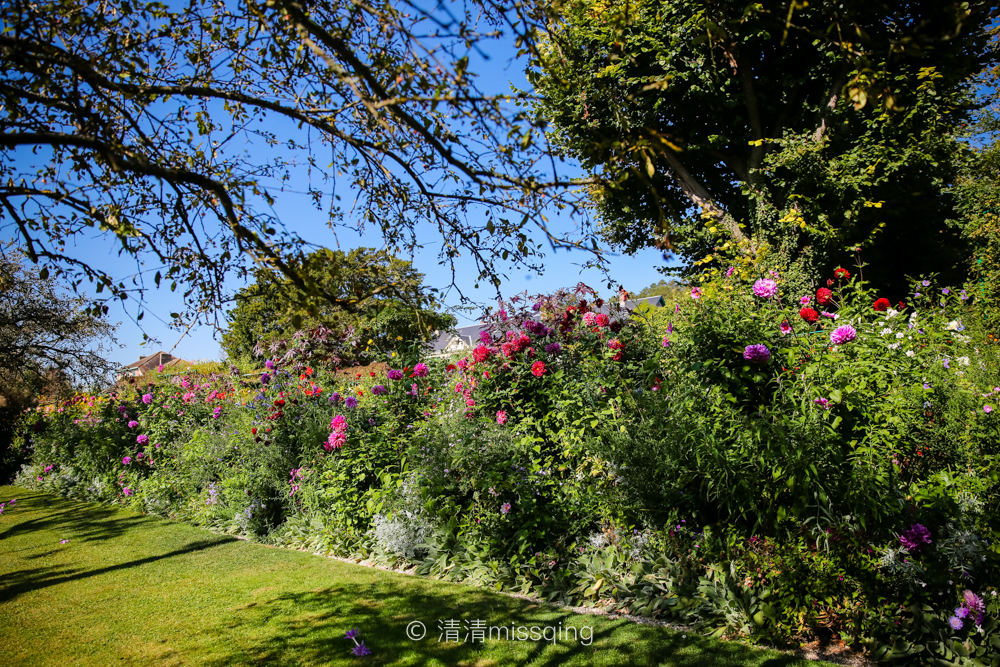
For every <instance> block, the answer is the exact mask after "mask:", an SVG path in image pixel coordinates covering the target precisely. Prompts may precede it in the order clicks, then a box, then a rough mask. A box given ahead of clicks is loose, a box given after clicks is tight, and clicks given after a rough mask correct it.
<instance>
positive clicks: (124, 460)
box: [122, 456, 132, 466]
mask: <svg viewBox="0 0 1000 667" xmlns="http://www.w3.org/2000/svg"><path fill="white" fill-rule="evenodd" d="M130 463H132V457H131V456H126V457H125V458H123V459H122V465H126V466H127V465H128V464H130Z"/></svg>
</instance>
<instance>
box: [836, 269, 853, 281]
mask: <svg viewBox="0 0 1000 667" xmlns="http://www.w3.org/2000/svg"><path fill="white" fill-rule="evenodd" d="M833 277H834V278H836V279H837V280H850V279H851V272H850V271H848V270H847V269H842V268H839V267H838V268H836V269H834V270H833Z"/></svg>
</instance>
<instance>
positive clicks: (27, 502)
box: [0, 491, 156, 542]
mask: <svg viewBox="0 0 1000 667" xmlns="http://www.w3.org/2000/svg"><path fill="white" fill-rule="evenodd" d="M15 512H16V514H15ZM39 512H40V513H41V514H40V516H38V517H37V518H27V516H28V515H31V514H36V513H39ZM121 513H122V510H121V508H118V507H113V506H108V505H101V504H98V503H82V502H80V501H79V500H68V499H65V498H60V497H59V496H54V495H50V494H47V493H38V492H34V491H28V492H26V493H23V494H21V495H19V496H18V498H17V505H16V509H14V510H12V511H11V519H13V520H14V521H15V523H13V524H11V525H9V526H7V527H6V529H4V530H3V531H2V532H0V540H4V541H5V540H8V539H12V538H17V537H20V536H23V535H27V534H30V533H34V532H37V531H42V530H49V531H55V532H67V531H72V532H73V533H74V538H73V539H75V540H77V541H81V542H83V541H86V542H91V541H100V540H110V539H112V538H115V537H119V536H121V535H123V534H124V533H125V532H126V531H128V530H130V529H132V528H135V527H137V526H140V525H142V524H145V523H148V522H151V521H156V519H154V518H153V517H149V516H142V515H134V516H124V517H123V516H121ZM22 517H24V518H22Z"/></svg>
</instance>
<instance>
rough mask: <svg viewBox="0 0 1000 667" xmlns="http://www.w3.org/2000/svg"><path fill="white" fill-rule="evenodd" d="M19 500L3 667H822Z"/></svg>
mask: <svg viewBox="0 0 1000 667" xmlns="http://www.w3.org/2000/svg"><path fill="white" fill-rule="evenodd" d="M13 497H16V498H17V499H18V501H17V504H16V506H15V508H14V509H12V510H10V511H9V512H8V513H6V514H4V515H3V516H0V647H2V648H0V655H2V656H3V660H2V662H3V664H5V665H7V666H8V667H14V666H18V665H60V666H62V665H69V664H72V665H101V666H102V667H103V666H107V665H112V664H128V665H142V664H155V665H219V666H222V665H259V664H274V665H363V664H371V665H415V666H416V665H419V666H423V665H427V666H430V665H469V666H482V667H486V666H490V665H537V666H548V665H669V666H677V667H694V666H702V665H704V666H708V665H712V666H715V665H720V666H721V665H746V666H750V665H753V666H760V667H790V666H793V665H803V666H804V665H812V666H818V665H822V664H825V663H816V662H809V661H805V660H800V659H797V658H794V657H792V656H789V655H785V654H781V653H778V652H775V651H766V650H760V649H755V648H751V647H748V646H745V645H742V644H739V643H727V642H718V641H710V640H707V639H705V638H702V637H697V636H694V635H693V634H688V635H686V636H685V635H683V634H682V633H676V632H671V631H669V630H666V629H663V628H657V627H651V626H643V625H637V624H634V623H631V622H628V621H625V620H621V619H609V618H605V617H599V616H589V615H580V614H573V613H570V612H568V611H566V610H562V609H559V608H556V607H550V606H547V605H540V604H535V603H532V602H530V601H525V600H519V599H513V598H509V597H506V596H503V595H498V594H495V593H491V592H489V591H484V590H480V589H475V588H470V587H467V586H458V585H454V584H447V583H444V582H440V581H433V580H429V579H422V578H417V577H407V576H405V575H400V574H394V573H389V572H382V571H379V570H374V569H371V568H365V567H361V566H358V565H353V564H350V563H343V562H340V561H336V560H331V559H327V558H321V557H317V556H314V555H311V554H306V553H301V552H296V551H288V550H283V549H274V548H268V547H265V546H261V545H255V544H250V543H247V542H242V541H239V540H235V539H233V538H231V537H224V536H219V535H215V534H212V533H210V532H208V531H205V530H202V529H199V528H195V527H193V526H189V525H185V524H181V523H175V522H170V521H165V520H162V519H157V518H153V517H149V516H144V515H141V514H135V513H132V512H128V511H123V510H119V509H116V508H112V507H108V506H103V505H98V504H91V503H80V502H74V501H69V500H65V499H62V498H58V497H56V496H51V495H47V494H41V493H36V492H32V491H27V490H24V489H18V488H14V487H0V502H2V501H6V500H9V499H10V498H13ZM61 540H69V542H68V543H66V544H61V543H60V541H61ZM451 619H455V620H458V621H461V622H463V624H464V623H465V622H466V621H475V620H483V621H485V622H486V623H487V625H496V626H501V625H507V626H509V625H510V624H512V623H514V624H516V625H523V626H526V627H527V626H558V625H559V624H560V623H561V624H562V626H563V628H566V627H569V626H572V627H575V628H577V629H578V632H580V631H581V630H582V629H583V628H584V627H585V626H589V627H592V628H593V635H594V638H593V643H592V644H591V645H589V646H584V645H581V644H580V643H578V642H573V641H568V642H567V641H563V642H558V643H556V644H554V645H553V644H550V643H545V642H541V641H502V640H500V641H498V640H493V641H487V642H485V643H471V642H459V643H454V642H440V641H438V639H439V631H438V621H439V620H442V621H445V620H451ZM411 621H422V622H423V623H424V624H425V625H426V626H427V630H428V632H427V636H426V638H424V639H423V640H422V641H412V640H410V639H408V638H407V635H406V627H407V624H408V623H410V622H411ZM353 627H356V628H358V629H359V631H360V636H359V638H360V639H362V640H364V642H365V643H366V645H368V646H369V647H370V648H371V650H372V655H370V656H368V657H364V658H359V657H354V656H353V655H351V648H352V647H353V646H354V644H353V643H352V642H351V641H350V640H348V639H345V638H344V633H345V632H346V631H347V630H348V629H350V628H353ZM463 634H464V631H463ZM584 634H586V633H585V632H584Z"/></svg>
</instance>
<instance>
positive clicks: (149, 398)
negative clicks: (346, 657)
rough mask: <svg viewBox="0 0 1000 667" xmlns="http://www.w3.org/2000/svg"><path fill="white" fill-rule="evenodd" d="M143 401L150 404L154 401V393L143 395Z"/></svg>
mask: <svg viewBox="0 0 1000 667" xmlns="http://www.w3.org/2000/svg"><path fill="white" fill-rule="evenodd" d="M142 402H143V403H145V404H146V405H149V404H150V403H152V402H153V395H152V394H143V395H142Z"/></svg>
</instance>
